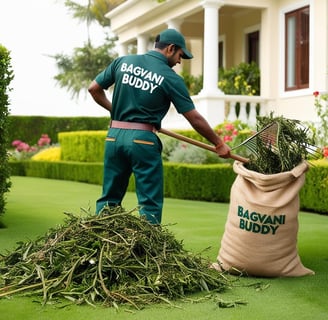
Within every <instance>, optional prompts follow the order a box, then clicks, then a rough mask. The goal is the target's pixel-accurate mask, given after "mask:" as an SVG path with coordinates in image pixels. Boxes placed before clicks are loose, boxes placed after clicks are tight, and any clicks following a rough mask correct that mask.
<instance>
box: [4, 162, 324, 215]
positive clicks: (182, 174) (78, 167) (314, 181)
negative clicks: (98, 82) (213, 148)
mask: <svg viewBox="0 0 328 320" xmlns="http://www.w3.org/2000/svg"><path fill="white" fill-rule="evenodd" d="M327 163H328V161H327ZM10 166H11V171H12V175H19V176H32V177H43V178H48V179H61V180H71V181H80V182H87V183H92V184H100V185H101V184H102V171H103V164H102V162H95V163H80V162H73V161H71V162H68V161H58V162H47V161H11V162H10ZM235 177H236V174H235V173H234V172H233V170H232V166H231V165H229V164H213V165H191V164H174V163H164V192H165V196H166V197H171V198H178V199H192V200H202V201H213V202H226V203H228V202H229V201H230V189H231V186H232V183H233V182H234V179H235ZM327 186H328V165H326V164H325V163H323V164H321V162H318V163H316V164H315V165H314V166H311V167H310V169H309V171H308V172H307V173H306V179H305V184H304V186H303V188H302V189H301V191H300V207H301V209H302V210H306V211H313V212H317V213H321V214H328V188H327ZM128 190H129V191H134V190H135V187H134V179H133V177H132V178H131V180H130V184H129V189H128Z"/></svg>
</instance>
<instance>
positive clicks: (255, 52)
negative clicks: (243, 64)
mask: <svg viewBox="0 0 328 320" xmlns="http://www.w3.org/2000/svg"><path fill="white" fill-rule="evenodd" d="M259 36H260V32H259V31H254V32H251V33H247V35H246V41H247V62H248V63H251V62H255V63H256V64H257V65H259V64H260V50H259V47H260V46H259V42H260V41H259Z"/></svg>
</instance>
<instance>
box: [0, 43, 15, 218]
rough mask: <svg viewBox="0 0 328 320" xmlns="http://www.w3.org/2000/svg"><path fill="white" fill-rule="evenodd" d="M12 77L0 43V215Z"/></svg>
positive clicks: (7, 182) (7, 56)
mask: <svg viewBox="0 0 328 320" xmlns="http://www.w3.org/2000/svg"><path fill="white" fill-rule="evenodd" d="M13 78H14V74H13V71H12V67H11V58H10V54H9V51H8V50H7V49H6V48H5V47H3V46H2V45H0V216H1V215H2V214H3V213H4V211H5V203H6V201H5V193H6V192H8V191H9V189H10V185H11V183H10V171H9V170H10V168H9V164H8V160H9V157H8V152H7V148H6V146H7V144H8V126H9V119H8V116H9V110H8V106H9V97H8V92H9V91H10V90H11V89H10V88H9V85H10V82H11V81H12V79H13Z"/></svg>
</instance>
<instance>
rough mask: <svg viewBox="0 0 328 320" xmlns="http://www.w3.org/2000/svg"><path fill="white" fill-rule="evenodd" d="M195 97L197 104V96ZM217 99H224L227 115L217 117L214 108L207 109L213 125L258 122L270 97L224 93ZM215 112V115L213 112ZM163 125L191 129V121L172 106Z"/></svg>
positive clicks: (209, 120) (208, 118)
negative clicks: (229, 122)
mask: <svg viewBox="0 0 328 320" xmlns="http://www.w3.org/2000/svg"><path fill="white" fill-rule="evenodd" d="M195 98H196V99H194V101H195V103H196V106H197V96H195ZM216 99H217V101H218V102H219V101H221V102H222V99H223V100H224V106H225V116H224V119H217V118H216V115H215V114H216V113H215V112H214V111H213V110H210V109H208V110H207V116H206V118H207V120H208V122H209V123H210V125H211V126H213V127H214V126H216V125H218V124H219V123H220V122H221V121H223V120H228V121H231V122H233V121H235V120H240V121H242V122H243V123H247V124H248V125H250V126H254V125H255V124H256V116H257V115H264V114H265V113H266V110H267V105H268V101H269V100H268V99H265V98H263V97H261V96H243V95H222V96H220V97H218V98H216ZM212 112H213V116H212V115H211V113H212ZM162 126H163V127H164V128H165V127H166V128H168V129H169V128H171V129H190V124H189V122H188V121H187V120H186V119H185V118H184V117H182V116H181V115H180V114H178V113H177V111H176V110H175V108H174V107H173V106H172V107H171V108H170V110H169V112H168V113H167V115H166V116H165V118H164V120H163V123H162Z"/></svg>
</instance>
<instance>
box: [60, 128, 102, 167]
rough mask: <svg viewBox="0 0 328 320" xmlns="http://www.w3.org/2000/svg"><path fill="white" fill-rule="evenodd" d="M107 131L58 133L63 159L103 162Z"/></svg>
mask: <svg viewBox="0 0 328 320" xmlns="http://www.w3.org/2000/svg"><path fill="white" fill-rule="evenodd" d="M106 133H107V131H103V130H102V131H74V132H60V133H58V141H59V144H60V147H61V160H63V161H78V162H102V161H103V159H104V146H105V138H106Z"/></svg>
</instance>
